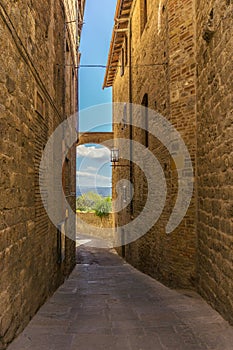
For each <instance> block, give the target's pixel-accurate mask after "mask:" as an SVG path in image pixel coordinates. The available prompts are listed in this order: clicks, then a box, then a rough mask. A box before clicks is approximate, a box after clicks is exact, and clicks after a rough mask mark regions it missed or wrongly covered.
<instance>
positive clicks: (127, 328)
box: [8, 248, 233, 350]
mask: <svg viewBox="0 0 233 350" xmlns="http://www.w3.org/2000/svg"><path fill="white" fill-rule="evenodd" d="M8 349H9V350H25V349H32V350H48V349H51V350H52V349H56V350H68V349H69V350H76V349H77V350H100V349H101V350H102V349H111V350H118V349H119V350H128V349H131V350H139V349H141V350H163V349H169V350H170V349H172V350H173V349H176V350H180V349H182V350H183V349H185V350H186V349H187V350H198V349H212V350H217V349H219V350H220V349H221V350H232V349H233V328H232V327H230V326H229V324H228V323H227V322H226V321H224V320H223V319H222V317H221V316H220V315H219V314H218V313H217V312H215V311H214V310H213V309H211V307H209V306H208V305H207V304H206V303H205V302H204V301H203V299H201V298H200V297H199V296H198V295H197V294H196V293H194V292H190V291H174V290H170V289H168V288H166V287H164V286H163V285H162V284H160V283H158V282H156V281H155V280H153V279H152V278H150V277H148V276H146V275H144V274H142V273H141V272H139V271H137V270H135V269H134V268H133V267H132V266H130V265H128V264H127V263H125V262H124V261H123V260H122V259H121V258H120V257H118V255H116V253H115V252H114V251H112V250H103V249H94V248H79V258H78V264H77V266H76V268H75V269H74V271H73V272H72V274H71V276H70V278H69V279H68V280H67V281H66V282H65V284H64V285H62V286H61V287H60V288H59V289H58V290H57V291H56V293H55V294H54V295H53V297H52V298H51V299H50V300H49V301H48V302H47V303H46V304H45V305H44V306H42V307H41V309H40V310H39V312H38V313H37V315H36V316H35V317H34V318H33V319H32V321H31V322H30V324H29V325H28V327H27V328H26V329H25V330H24V332H23V333H22V334H21V335H20V336H19V337H18V338H17V339H16V340H15V341H14V342H13V343H12V344H11V345H10V346H9V347H8Z"/></svg>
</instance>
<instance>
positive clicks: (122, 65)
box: [121, 49, 125, 77]
mask: <svg viewBox="0 0 233 350" xmlns="http://www.w3.org/2000/svg"><path fill="white" fill-rule="evenodd" d="M124 73H125V50H124V49H122V50H121V77H122V76H123V75H124Z"/></svg>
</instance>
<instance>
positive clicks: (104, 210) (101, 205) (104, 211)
mask: <svg viewBox="0 0 233 350" xmlns="http://www.w3.org/2000/svg"><path fill="white" fill-rule="evenodd" d="M111 210H112V201H111V197H107V198H103V197H102V198H101V200H100V201H99V202H98V203H97V204H96V206H95V214H96V216H98V217H99V218H100V219H101V220H102V219H103V217H106V216H108V215H109V213H110V212H111Z"/></svg>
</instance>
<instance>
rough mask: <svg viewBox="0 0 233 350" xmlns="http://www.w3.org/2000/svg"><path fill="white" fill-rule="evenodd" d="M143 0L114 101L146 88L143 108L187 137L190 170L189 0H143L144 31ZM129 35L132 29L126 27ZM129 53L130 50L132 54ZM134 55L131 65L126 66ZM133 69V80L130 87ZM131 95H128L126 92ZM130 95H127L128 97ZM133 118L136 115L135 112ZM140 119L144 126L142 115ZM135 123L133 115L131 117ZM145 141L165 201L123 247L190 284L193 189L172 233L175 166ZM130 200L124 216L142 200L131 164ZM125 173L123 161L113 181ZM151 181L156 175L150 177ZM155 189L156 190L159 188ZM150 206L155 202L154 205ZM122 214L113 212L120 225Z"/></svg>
mask: <svg viewBox="0 0 233 350" xmlns="http://www.w3.org/2000/svg"><path fill="white" fill-rule="evenodd" d="M141 3H142V2H141V1H139V0H137V1H135V2H134V3H133V8H132V13H131V14H132V16H131V18H132V20H131V36H132V38H131V47H132V48H131V52H130V49H129V52H128V65H127V66H126V67H125V73H124V75H123V76H122V75H121V71H120V68H119V69H118V72H117V76H116V78H115V81H114V84H113V101H114V102H115V101H116V102H133V103H134V104H138V105H141V104H143V103H144V102H143V100H144V98H145V95H146V94H147V96H148V107H149V108H150V109H152V110H154V111H157V112H159V113H160V114H161V115H163V116H164V117H165V118H167V119H168V120H169V121H170V122H171V123H172V124H173V125H174V126H175V128H176V129H177V130H178V131H179V133H180V135H181V136H182V138H183V139H184V141H185V143H186V145H187V147H188V149H189V152H190V155H191V158H192V161H193V167H194V172H195V161H196V114H195V94H196V91H195V41H194V31H195V26H194V11H193V10H194V8H193V1H191V0H189V1H185V2H180V1H169V2H166V1H152V0H148V1H147V4H148V9H147V23H146V24H145V27H144V29H143V31H142V30H141V25H140V23H141V13H142V12H141V10H142V8H141ZM128 35H129V37H130V34H128ZM130 56H131V57H130ZM129 62H131V72H130V68H129ZM130 76H131V86H130ZM130 90H131V91H132V96H131V97H130V92H129V91H130ZM130 98H131V101H130ZM133 118H137V116H135V115H134V116H133ZM140 118H141V125H142V127H143V123H144V122H145V121H144V120H143V117H142V116H139V121H140ZM133 122H134V121H133ZM114 133H115V135H116V137H126V138H129V137H130V130H129V128H128V127H127V128H125V129H122V126H121V125H119V126H117V125H116V126H115V130H114ZM132 136H133V139H134V140H135V141H138V142H139V143H141V144H144V145H145V133H144V131H142V130H141V129H140V128H136V127H134V128H133V130H132ZM148 141H149V142H148V148H149V150H151V151H152V152H153V153H154V155H155V156H156V157H157V159H158V160H159V162H160V164H161V166H162V168H163V171H164V174H165V177H166V182H167V187H168V190H167V201H166V204H165V207H164V210H163V213H162V215H161V217H160V219H159V220H158V222H157V223H156V224H155V225H154V226H153V228H152V229H151V230H150V231H149V232H148V233H147V234H146V235H145V236H143V237H142V238H140V239H138V240H137V241H135V242H134V243H132V244H129V245H128V246H127V247H126V251H125V255H126V259H127V261H129V262H130V263H131V264H133V265H134V266H136V267H137V268H139V269H140V270H142V271H143V272H146V273H148V274H150V275H151V276H153V277H155V278H158V279H160V280H161V281H163V282H164V283H166V284H168V285H171V286H179V287H191V288H193V287H194V286H195V280H196V229H195V215H196V211H195V191H194V195H193V198H192V201H191V205H190V208H189V210H188V212H187V214H186V216H185V218H184V219H183V220H182V222H181V224H180V225H179V227H178V228H177V229H176V230H175V231H174V232H173V233H171V234H169V235H168V234H166V233H165V227H166V224H167V222H168V219H169V217H170V215H171V212H172V208H173V207H174V204H175V200H176V195H177V171H176V168H175V167H174V165H173V162H172V159H171V155H169V153H168V151H167V149H166V148H165V147H164V145H162V144H161V143H160V142H159V141H158V140H156V139H155V138H154V137H153V136H152V135H150V134H149V140H148ZM132 172H133V174H131V177H132V180H133V183H134V198H133V204H132V206H131V208H130V207H128V211H127V213H128V220H130V219H134V218H135V217H137V216H138V215H139V214H140V212H141V211H142V209H143V207H144V205H145V202H146V199H147V183H146V180H145V178H144V175H143V172H142V171H141V170H140V168H139V167H137V166H135V165H134V166H133V171H132ZM122 177H124V178H127V179H130V174H129V171H128V170H127V168H120V167H119V168H116V169H115V170H114V172H113V183H116V181H117V180H119V179H120V178H122ZM155 181H156V180H155ZM158 190H159V189H158ZM151 210H152V211H153V210H154V208H151ZM125 218H126V214H125V211H124V212H123V213H119V214H118V222H117V223H118V225H119V226H121V223H122V220H125Z"/></svg>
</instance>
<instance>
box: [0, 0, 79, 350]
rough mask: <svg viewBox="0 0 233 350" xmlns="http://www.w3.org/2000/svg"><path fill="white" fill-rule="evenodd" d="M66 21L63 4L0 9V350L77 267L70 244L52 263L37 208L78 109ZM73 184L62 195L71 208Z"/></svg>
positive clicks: (50, 232)
mask: <svg viewBox="0 0 233 350" xmlns="http://www.w3.org/2000/svg"><path fill="white" fill-rule="evenodd" d="M67 18H69V17H67ZM66 20H67V19H66V16H65V10H64V5H63V3H62V1H55V0H53V1H50V2H48V1H35V2H33V3H32V2H31V1H29V0H25V1H21V2H12V1H9V0H3V1H1V4H0V43H1V58H0V62H1V64H0V91H1V92H0V133H1V138H0V160H1V178H0V188H1V201H0V215H1V221H0V265H1V284H0V349H5V348H6V345H7V344H8V343H9V342H11V341H12V339H13V338H14V337H15V336H16V335H17V334H19V333H20V332H21V331H22V329H23V328H24V327H25V326H26V324H27V323H28V322H29V320H30V319H31V318H32V316H33V315H34V314H35V312H36V311H37V310H38V308H39V307H40V306H41V305H42V304H43V302H44V301H45V300H46V299H47V298H48V296H50V295H51V294H52V293H53V291H54V290H55V289H56V288H57V287H58V286H59V284H61V283H62V282H63V280H64V277H65V275H67V274H68V273H69V272H70V271H71V269H72V268H73V266H74V263H75V243H74V242H73V241H70V240H69V239H66V248H65V249H66V257H65V260H64V261H63V263H60V264H58V263H57V260H58V254H57V230H56V228H55V227H54V226H53V224H52V223H51V222H50V220H49V219H48V216H47V214H46V212H45V209H44V207H43V205H42V202H41V199H40V191H39V174H38V172H39V164H40V159H41V155H42V152H43V149H44V147H45V145H46V142H47V139H48V137H49V136H50V135H51V133H52V132H53V130H54V129H55V128H56V126H58V125H59V124H60V122H61V121H62V120H63V119H64V118H65V115H68V114H69V113H71V112H74V110H75V108H76V97H75V96H76V94H75V90H76V83H75V80H76V72H75V71H74V75H73V82H72V85H71V86H70V90H69V91H70V93H69V92H68V90H66V93H65V76H66V78H67V74H68V73H67V70H65V69H64V63H65V54H67V53H65V49H64V48H65V43H64V34H65V33H64V28H65V21H66ZM66 38H67V39H66V40H67V45H70V54H71V52H72V47H73V49H75V44H74V43H73V42H72V40H73V39H72V37H71V36H70V35H69V33H68V29H67V31H66ZM70 38H71V39H70ZM70 59H71V61H72V62H74V63H75V61H74V58H72V57H71V58H70ZM69 69H70V72H71V70H72V67H71V68H69ZM70 76H71V77H72V75H70ZM65 96H66V97H65ZM68 105H69V109H68ZM70 108H71V109H70ZM71 153H72V151H71ZM74 162H75V159H74V158H73V163H72V164H70V167H69V169H71V168H72V167H74V164H75V163H74ZM74 171H75V170H74ZM67 176H69V178H70V171H68V173H67ZM74 181H75V180H73V185H72V188H70V189H69V191H68V192H67V193H66V195H67V196H69V198H70V199H71V200H70V201H71V203H73V206H75V200H74V199H75V198H74V194H73V197H72V193H74V192H72V191H73V190H74V188H75V182H74ZM70 196H71V197H70Z"/></svg>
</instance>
